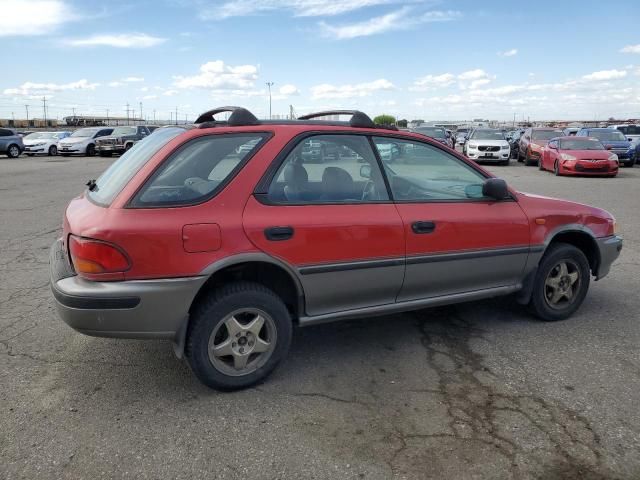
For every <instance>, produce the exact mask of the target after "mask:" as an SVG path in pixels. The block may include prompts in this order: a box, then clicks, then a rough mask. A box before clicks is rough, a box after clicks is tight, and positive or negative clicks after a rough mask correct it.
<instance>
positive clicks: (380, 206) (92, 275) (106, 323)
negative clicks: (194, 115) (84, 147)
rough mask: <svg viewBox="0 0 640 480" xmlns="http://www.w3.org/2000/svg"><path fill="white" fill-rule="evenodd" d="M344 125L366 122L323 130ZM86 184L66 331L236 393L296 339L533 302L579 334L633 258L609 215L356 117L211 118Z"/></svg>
mask: <svg viewBox="0 0 640 480" xmlns="http://www.w3.org/2000/svg"><path fill="white" fill-rule="evenodd" d="M220 112H230V113H231V114H230V116H229V118H228V120H227V121H226V122H222V121H216V120H215V119H214V115H217V114H218V113H220ZM330 114H350V115H351V120H350V121H348V122H338V121H321V120H317V118H322V117H323V116H325V117H326V116H327V115H330ZM314 119H316V120H314ZM390 150H392V151H394V152H396V155H395V156H394V161H393V165H389V164H387V162H386V161H385V159H387V160H388V156H384V155H381V153H380V152H381V151H384V152H388V151H390ZM87 185H88V188H87V189H86V190H85V191H84V193H82V194H81V195H80V196H78V197H76V198H74V199H73V200H72V201H71V203H70V204H69V206H68V207H67V210H66V212H65V215H64V227H63V236H62V238H61V239H59V240H58V241H57V242H55V244H54V245H53V247H52V250H51V286H52V290H53V295H54V297H55V301H56V304H57V308H58V311H59V313H60V316H61V317H62V319H63V320H64V321H65V322H66V323H67V324H69V325H70V326H71V327H73V328H74V329H76V330H78V331H80V332H82V333H85V334H87V335H94V336H105V337H125V338H166V339H171V340H173V341H174V345H175V348H176V352H177V354H178V356H182V355H184V356H185V357H186V358H187V360H188V362H189V364H190V365H191V368H192V369H193V371H194V372H195V374H196V376H197V377H198V378H199V379H200V380H201V381H202V382H204V383H205V384H206V385H208V386H210V387H214V388H219V389H235V388H242V387H247V386H249V385H252V384H254V383H256V382H258V381H260V380H262V379H264V378H265V377H266V376H267V375H269V373H270V372H272V371H273V369H274V368H275V367H276V365H277V364H278V362H280V361H281V360H282V359H283V358H284V357H285V356H286V354H287V351H288V349H289V344H290V342H291V333H292V328H293V326H294V325H300V326H305V325H315V324H318V323H323V322H328V321H333V320H338V319H346V318H356V317H370V316H373V315H380V314H388V313H393V312H400V311H405V310H412V309H419V308H424V307H429V306H435V305H444V304H453V303H457V302H465V301H469V300H477V299H481V298H487V297H494V296H498V295H506V294H511V293H516V292H517V295H518V300H519V301H520V302H521V303H522V304H525V305H529V307H530V309H531V310H532V312H533V313H534V314H535V315H537V316H538V317H539V318H541V319H543V320H560V319H564V318H566V317H568V316H569V315H571V314H572V313H574V312H575V311H576V310H577V309H578V307H579V306H580V304H581V303H582V301H583V299H584V298H585V295H586V294H587V290H588V288H589V281H590V278H591V276H594V277H595V278H596V279H600V278H602V277H604V276H605V275H606V274H607V273H608V272H609V268H610V266H611V264H612V262H613V261H614V260H615V259H616V258H617V257H618V255H619V252H620V249H621V248H622V240H621V238H620V237H618V236H617V235H616V223H615V220H614V218H613V217H612V216H611V215H610V214H609V213H607V212H605V211H603V210H600V209H597V208H593V207H589V206H586V205H580V204H577V203H572V202H568V201H563V200H555V199H551V198H545V197H540V196H536V195H530V194H525V193H520V192H516V191H514V190H513V189H510V188H508V187H507V185H506V184H505V182H504V181H503V180H501V179H498V178H494V177H493V176H492V175H491V174H489V173H488V172H486V171H485V170H483V169H482V168H480V167H479V166H477V165H476V164H474V163H473V162H471V161H468V160H467V159H465V158H464V157H463V156H462V155H460V154H459V153H457V152H455V151H454V150H451V149H450V148H448V147H446V146H444V145H442V144H441V143H439V142H437V141H434V140H431V139H429V138H426V137H424V136H422V135H419V134H412V133H408V132H399V131H397V130H395V129H394V128H390V127H379V126H376V125H375V124H374V123H373V122H372V121H371V119H370V118H369V117H368V116H366V115H365V114H363V113H361V112H357V111H338V112H321V113H319V114H314V115H308V116H306V117H303V118H301V119H298V120H292V121H259V120H258V119H257V118H256V117H255V116H253V115H252V114H251V113H250V112H249V111H248V110H245V109H243V108H237V107H224V108H220V109H215V110H211V111H209V112H206V113H205V114H203V115H201V116H200V118H199V119H198V120H197V122H196V125H195V126H192V127H191V128H179V127H165V128H161V129H158V130H156V131H155V132H154V133H153V134H152V135H150V136H149V137H147V138H146V139H145V140H143V141H141V142H139V143H138V144H136V145H135V146H134V147H133V148H132V149H131V150H129V151H128V152H127V153H126V154H124V155H123V156H122V157H120V159H118V160H117V161H116V162H115V163H113V164H112V165H111V166H110V167H109V168H108V169H107V170H106V171H105V172H104V173H103V174H102V175H101V176H100V178H98V179H97V180H91V181H90V182H89V183H88V184H87Z"/></svg>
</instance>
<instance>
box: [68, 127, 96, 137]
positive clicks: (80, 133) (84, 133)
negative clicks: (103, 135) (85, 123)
mask: <svg viewBox="0 0 640 480" xmlns="http://www.w3.org/2000/svg"><path fill="white" fill-rule="evenodd" d="M97 131H98V130H97V129H95V128H81V129H80V130H76V131H75V132H73V133H72V134H71V136H72V137H93V136H94V135H95V133H96V132H97Z"/></svg>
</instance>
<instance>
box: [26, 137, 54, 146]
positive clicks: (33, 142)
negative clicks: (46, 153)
mask: <svg viewBox="0 0 640 480" xmlns="http://www.w3.org/2000/svg"><path fill="white" fill-rule="evenodd" d="M55 141H56V140H55V138H38V139H35V138H34V139H30V140H26V139H24V138H23V139H22V143H24V144H25V145H37V144H38V143H55Z"/></svg>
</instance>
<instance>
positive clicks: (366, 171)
mask: <svg viewBox="0 0 640 480" xmlns="http://www.w3.org/2000/svg"><path fill="white" fill-rule="evenodd" d="M360 176H361V177H362V178H371V165H362V166H361V167H360Z"/></svg>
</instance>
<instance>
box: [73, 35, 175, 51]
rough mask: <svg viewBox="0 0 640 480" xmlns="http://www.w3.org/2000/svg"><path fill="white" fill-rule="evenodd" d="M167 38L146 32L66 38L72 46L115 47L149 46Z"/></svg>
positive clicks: (162, 41) (158, 43)
mask: <svg viewBox="0 0 640 480" xmlns="http://www.w3.org/2000/svg"><path fill="white" fill-rule="evenodd" d="M166 41H167V39H166V38H161V37H154V36H151V35H147V34H146V33H117V34H96V35H92V36H90V37H87V38H76V39H67V40H64V43H65V44H66V45H70V46H72V47H97V46H100V47H115V48H149V47H155V46H156V45H160V44H162V43H164V42H166Z"/></svg>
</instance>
